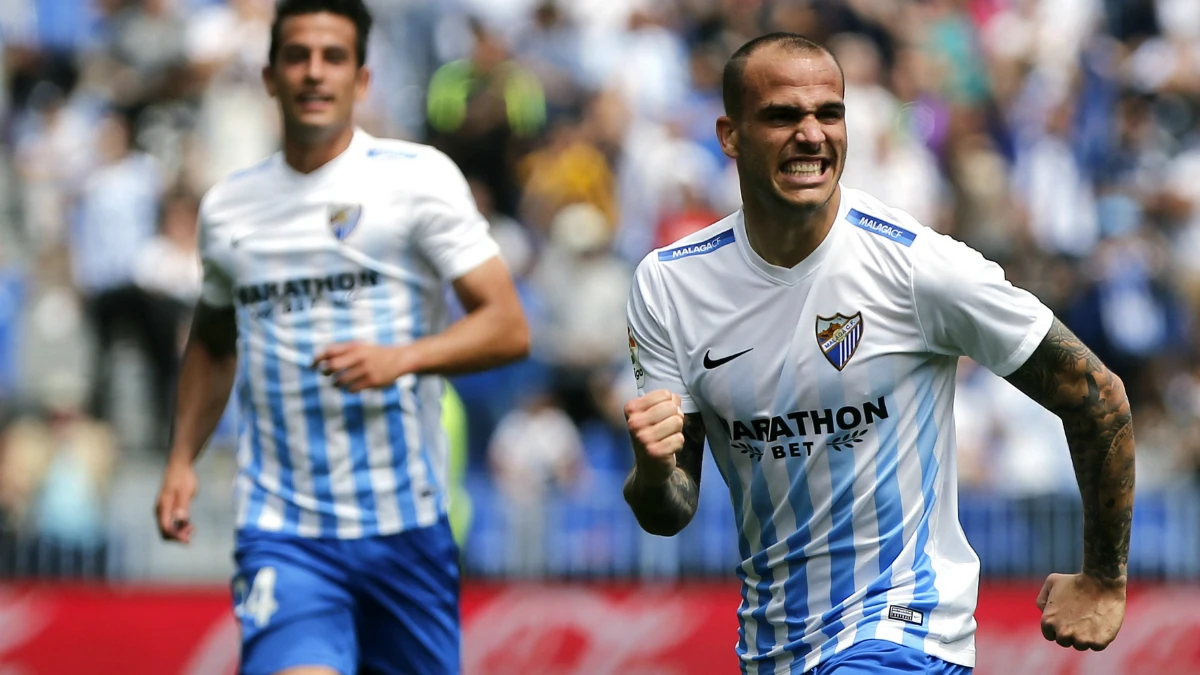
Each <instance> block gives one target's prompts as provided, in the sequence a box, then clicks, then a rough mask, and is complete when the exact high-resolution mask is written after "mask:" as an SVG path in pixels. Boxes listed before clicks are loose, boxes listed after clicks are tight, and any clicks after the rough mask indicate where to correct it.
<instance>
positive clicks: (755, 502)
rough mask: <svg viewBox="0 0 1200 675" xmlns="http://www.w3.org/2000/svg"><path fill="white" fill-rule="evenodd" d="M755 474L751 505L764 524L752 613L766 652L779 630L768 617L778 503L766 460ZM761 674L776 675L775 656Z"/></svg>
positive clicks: (756, 559)
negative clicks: (769, 551)
mask: <svg viewBox="0 0 1200 675" xmlns="http://www.w3.org/2000/svg"><path fill="white" fill-rule="evenodd" d="M753 470H754V474H753V475H752V476H751V478H750V508H751V509H752V510H753V511H754V515H755V517H756V518H758V522H759V524H760V525H761V534H760V536H759V547H760V548H759V551H758V553H755V554H754V555H753V556H751V557H750V563H751V567H752V568H753V569H754V573H755V575H757V576H758V583H757V584H755V586H754V590H755V592H756V593H757V594H758V607H757V608H756V609H755V610H754V611H753V612H751V613H750V616H751V618H753V619H754V620H755V622H756V623H757V624H758V640H756V641H755V648H756V649H757V650H758V653H759V654H760V655H761V654H765V653H766V652H769V651H771V649H772V648H774V647H775V629H774V628H773V627H772V626H771V622H770V621H768V620H767V605H768V604H770V602H771V597H772V596H771V584H772V583H773V582H774V581H775V574H774V572H772V570H771V568H770V567H769V566H768V565H767V549H768V548H770V547H771V546H773V545H774V544H775V542H777V541H778V537H777V535H776V533H775V505H774V503H772V501H771V493H770V491H769V489H768V487H767V479H766V476H765V475H764V474H763V468H762V460H761V459H760V460H758V461H755V462H754V464H753ZM758 673H759V675H774V673H775V661H774V659H763V660H762V661H759V663H758Z"/></svg>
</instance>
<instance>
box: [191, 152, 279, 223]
mask: <svg viewBox="0 0 1200 675" xmlns="http://www.w3.org/2000/svg"><path fill="white" fill-rule="evenodd" d="M280 161H282V158H281V155H280V154H279V153H275V154H273V155H271V156H270V157H267V158H265V159H263V160H261V161H260V162H258V163H257V164H254V165H252V166H249V167H247V168H245V169H239V170H237V171H234V172H233V173H231V174H229V175H227V176H225V177H224V178H222V179H221V180H219V181H217V182H216V183H214V184H213V186H212V187H210V188H209V189H208V191H207V192H205V193H204V197H203V198H201V200H200V217H201V220H202V221H209V222H211V220H212V219H213V218H219V217H220V215H221V214H222V213H226V212H228V210H229V209H232V208H237V207H239V206H243V205H245V204H246V203H247V202H256V201H261V200H262V199H264V198H265V197H267V196H277V195H278V192H279V190H280V183H279V167H278V163H279V162H280Z"/></svg>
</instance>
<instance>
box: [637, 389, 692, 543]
mask: <svg viewBox="0 0 1200 675" xmlns="http://www.w3.org/2000/svg"><path fill="white" fill-rule="evenodd" d="M703 461H704V419H703V418H701V417H700V414H699V413H689V414H687V415H685V416H684V419H683V448H682V449H681V450H680V451H679V452H677V453H676V454H675V471H674V473H672V474H671V477H670V478H668V479H667V481H666V482H665V483H662V484H660V485H649V486H648V485H645V484H643V483H642V482H640V481H639V480H638V476H637V469H636V468H635V469H634V470H633V471H632V472H631V473H630V474H629V477H628V478H627V479H626V480H625V490H624V492H625V501H626V502H628V503H629V507H630V508H631V509H633V515H634V516H636V517H637V521H638V524H639V525H641V526H642V529H644V530H645V531H647V532H649V533H650V534H657V535H659V536H663V537H670V536H673V535H675V534H677V533H679V531H680V530H682V529H683V528H684V527H686V526H687V524H688V523H690V522H691V521H692V517H693V516H695V515H696V505H697V503H698V500H699V499H700V468H701V467H702V466H703Z"/></svg>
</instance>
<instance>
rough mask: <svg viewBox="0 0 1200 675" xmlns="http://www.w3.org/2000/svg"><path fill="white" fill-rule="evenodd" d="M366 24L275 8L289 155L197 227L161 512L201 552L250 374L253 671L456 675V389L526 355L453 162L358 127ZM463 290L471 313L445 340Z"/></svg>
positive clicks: (212, 194)
mask: <svg viewBox="0 0 1200 675" xmlns="http://www.w3.org/2000/svg"><path fill="white" fill-rule="evenodd" d="M370 24H371V18H370V15H369V14H368V12H367V10H366V9H365V7H364V6H363V4H362V1H361V0H282V2H280V3H279V5H278V7H277V13H276V17H275V21H274V24H273V25H272V28H271V48H270V54H269V59H268V65H267V66H266V67H265V68H264V70H263V80H264V82H265V84H266V87H267V90H268V91H269V92H270V94H271V95H272V96H273V97H274V98H275V99H276V100H277V101H278V103H279V109H280V112H281V114H282V117H283V129H284V139H283V150H282V152H281V153H279V154H277V155H275V156H273V157H271V158H269V159H267V160H266V161H264V162H263V163H261V164H259V165H258V166H256V167H253V168H251V169H248V170H246V171H243V172H240V173H236V174H233V175H232V176H230V177H228V178H226V179H225V180H223V181H221V182H219V183H218V184H217V185H216V186H215V187H213V188H212V190H210V191H209V193H208V194H207V195H206V196H205V198H204V202H203V205H202V208H201V226H200V227H201V234H200V239H201V255H202V258H203V263H204V290H203V298H202V300H201V302H200V303H199V306H198V307H197V309H196V313H195V319H194V324H193V327H192V332H191V337H190V339H189V343H188V349H187V353H186V355H185V357H184V362H183V366H182V373H181V376H180V382H179V393H178V403H177V406H176V417H175V423H174V437H173V447H172V452H171V458H170V460H169V463H168V466H167V468H166V471H165V474H164V477H163V485H162V491H161V493H160V495H159V497H158V502H157V505H156V515H157V519H158V526H159V528H160V530H161V533H162V535H163V537H164V538H167V539H172V540H177V541H181V542H184V543H187V542H188V541H189V540H190V538H191V536H192V530H193V525H192V524H191V523H190V522H189V512H188V510H189V505H190V503H191V500H192V497H193V496H194V494H195V491H196V477H195V473H194V472H193V469H192V464H193V462H194V461H195V460H196V457H197V456H198V455H199V453H200V450H201V448H202V447H203V445H204V444H205V443H206V441H207V439H208V438H209V436H210V435H211V433H212V431H213V429H214V427H215V425H216V424H217V422H218V419H219V418H220V416H221V413H222V410H223V409H224V407H225V403H226V401H227V400H228V397H229V393H230V390H231V388H232V386H233V383H234V381H235V379H236V380H237V382H238V385H239V391H238V401H239V404H240V412H241V420H242V430H241V433H240V435H239V449H238V475H237V482H236V486H237V527H238V532H237V547H236V554H235V558H236V563H237V575H236V577H235V578H234V582H233V593H234V602H235V605H236V607H235V609H236V612H237V615H238V618H239V620H240V622H241V628H242V631H241V635H242V669H241V671H240V672H241V673H244V675H355V674H356V673H360V672H370V673H380V674H396V675H399V674H400V673H407V674H412V673H419V674H430V675H447V674H451V673H458V672H459V662H460V656H459V625H458V587H459V579H458V554H457V551H456V550H455V544H454V541H453V539H452V538H451V532H450V526H449V524H448V522H447V517H446V507H447V504H446V471H445V468H446V440H445V436H444V434H443V432H442V427H441V424H440V421H439V416H440V410H439V405H440V403H439V401H440V398H441V394H442V387H443V382H442V379H441V377H440V375H441V374H445V373H455V372H464V371H471V370H478V369H482V368H488V367H492V366H495V365H498V364H502V363H506V362H509V361H512V360H514V359H517V358H520V357H522V356H524V355H525V353H526V352H527V350H528V342H529V338H528V329H527V327H526V323H525V319H524V316H523V314H522V312H521V308H520V305H519V303H518V300H517V295H516V292H515V290H514V288H513V284H512V280H511V278H510V276H509V274H508V271H507V269H506V267H505V266H504V264H503V263H502V262H501V261H500V259H499V258H498V257H497V253H498V248H497V246H496V244H495V243H494V242H493V241H492V239H491V238H490V236H489V234H488V230H487V224H486V222H485V220H484V219H483V218H482V217H481V216H480V214H479V213H478V212H477V210H476V209H475V205H474V202H473V201H472V199H471V196H470V192H469V190H468V188H467V183H466V181H465V180H464V178H463V176H462V174H461V173H460V172H459V170H458V169H457V167H455V165H454V164H453V163H452V162H451V161H450V160H449V159H448V158H447V157H446V156H444V155H443V154H441V153H439V152H437V151H435V150H433V149H432V148H429V147H427V146H423V145H417V144H414V143H407V142H401V141H395V140H383V139H377V138H373V137H371V136H369V135H368V134H366V133H364V132H363V131H361V130H359V129H357V128H356V127H355V126H354V124H353V122H352V116H353V112H354V106H355V103H356V102H358V101H360V100H362V98H363V97H364V95H365V94H366V92H367V87H368V83H369V80H370V73H369V71H368V70H367V69H366V68H364V67H363V62H364V60H365V48H366V44H367V35H368V32H369V29H370ZM447 281H448V282H451V283H452V285H453V289H454V291H455V292H456V294H457V296H458V298H459V299H460V300H461V302H462V304H463V306H464V308H465V309H466V311H467V313H466V315H465V317H464V318H462V319H461V320H459V321H457V322H455V323H453V324H452V325H449V326H447V323H448V311H447V307H446V305H445V303H444V293H443V287H444V283H445V282H447Z"/></svg>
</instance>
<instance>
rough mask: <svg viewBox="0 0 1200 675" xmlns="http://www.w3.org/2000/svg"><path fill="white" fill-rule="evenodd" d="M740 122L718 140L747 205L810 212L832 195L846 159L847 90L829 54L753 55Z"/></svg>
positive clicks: (725, 126) (771, 51) (723, 125)
mask: <svg viewBox="0 0 1200 675" xmlns="http://www.w3.org/2000/svg"><path fill="white" fill-rule="evenodd" d="M744 84H745V89H744V99H743V103H744V105H743V108H742V112H741V116H740V119H738V120H732V119H730V118H728V117H722V118H721V119H720V120H719V121H718V122H717V133H718V136H719V137H720V139H721V145H722V147H723V149H724V150H725V154H726V155H729V156H730V157H732V158H734V159H736V160H737V165H738V174H739V175H740V177H741V183H742V189H743V192H745V191H747V190H749V191H751V192H752V193H753V194H752V195H751V194H744V195H743V198H744V199H762V200H771V201H776V202H777V203H778V202H781V203H782V204H783V205H784V206H790V207H795V208H799V209H803V210H806V211H815V210H816V209H819V208H821V207H822V206H824V205H825V204H827V203H828V202H829V200H830V198H831V197H833V195H834V193H835V192H836V190H837V184H838V180H839V179H840V178H841V176H842V169H843V167H844V166H845V159H846V115H845V112H846V107H845V103H844V102H843V100H842V93H843V91H844V84H843V82H842V75H841V72H840V71H839V70H838V67H837V64H836V63H835V62H834V61H833V59H832V58H831V57H830V56H829V55H827V54H820V53H818V54H797V53H796V52H794V51H789V50H786V49H778V48H766V49H762V50H761V51H759V52H757V53H755V54H753V55H751V56H750V58H749V59H748V61H747V62H746V70H745V75H744Z"/></svg>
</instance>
